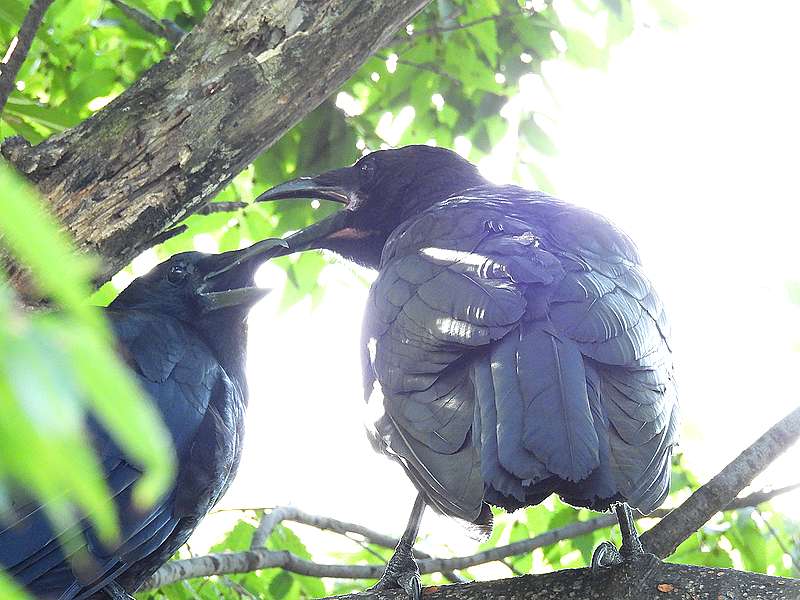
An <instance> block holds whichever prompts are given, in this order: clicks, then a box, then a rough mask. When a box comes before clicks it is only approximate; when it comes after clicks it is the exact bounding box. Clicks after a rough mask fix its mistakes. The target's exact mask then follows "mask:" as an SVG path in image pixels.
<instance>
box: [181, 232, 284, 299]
mask: <svg viewBox="0 0 800 600" xmlns="http://www.w3.org/2000/svg"><path fill="white" fill-rule="evenodd" d="M288 253H289V245H288V244H287V243H286V242H285V241H284V240H279V239H268V240H263V241H261V242H257V243H255V244H253V245H252V246H250V247H248V248H243V249H242V250H233V251H231V252H225V253H223V254H218V255H216V256H213V257H209V259H208V260H211V261H213V262H212V264H211V265H209V267H210V268H211V270H210V272H209V273H208V274H206V276H205V277H203V284H202V285H201V286H200V288H198V290H197V298H198V301H199V303H200V306H201V307H202V310H203V312H206V313H207V312H212V311H215V310H219V309H220V308H227V307H231V306H245V307H246V306H252V305H253V304H255V303H256V302H258V301H259V300H261V299H262V298H263V297H264V296H266V295H267V294H268V293H269V292H270V290H268V289H264V288H258V287H255V286H254V285H253V274H254V273H255V270H256V269H257V268H258V266H259V265H261V264H262V263H263V262H265V261H267V260H269V259H271V258H275V257H277V256H283V255H285V254H288Z"/></svg>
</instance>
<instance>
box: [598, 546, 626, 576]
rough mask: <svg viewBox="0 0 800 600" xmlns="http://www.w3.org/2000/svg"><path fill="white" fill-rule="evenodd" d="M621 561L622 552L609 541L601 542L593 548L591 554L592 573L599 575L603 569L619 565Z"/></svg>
mask: <svg viewBox="0 0 800 600" xmlns="http://www.w3.org/2000/svg"><path fill="white" fill-rule="evenodd" d="M622 563H623V558H622V554H620V553H619V550H617V547H616V546H614V544H612V543H611V542H603V543H602V544H600V545H599V546H598V547H597V548H595V549H594V553H593V554H592V574H593V575H599V574H600V573H602V572H603V571H604V570H605V569H610V568H611V567H614V566H617V565H621V564H622Z"/></svg>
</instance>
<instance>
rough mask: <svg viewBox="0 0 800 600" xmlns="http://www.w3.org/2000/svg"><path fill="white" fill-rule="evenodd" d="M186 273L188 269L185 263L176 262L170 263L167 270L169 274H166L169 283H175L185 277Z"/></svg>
mask: <svg viewBox="0 0 800 600" xmlns="http://www.w3.org/2000/svg"><path fill="white" fill-rule="evenodd" d="M188 274H189V271H188V269H187V268H186V265H184V264H183V263H177V264H175V265H172V268H171V269H170V270H169V274H168V275H167V279H168V280H169V282H170V283H172V284H176V285H177V284H179V283H181V282H182V281H183V280H184V279H186V276H187V275H188Z"/></svg>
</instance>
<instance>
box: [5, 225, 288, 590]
mask: <svg viewBox="0 0 800 600" xmlns="http://www.w3.org/2000/svg"><path fill="white" fill-rule="evenodd" d="M281 245H283V242H281V241H279V240H265V241H263V242H259V243H258V244H256V245H254V246H251V247H250V248H247V249H244V250H237V251H233V252H226V253H224V254H218V255H208V254H202V253H199V252H185V253H182V254H176V255H175V256H173V257H172V258H170V259H169V260H167V261H165V262H163V263H161V264H160V265H158V266H157V267H155V268H154V269H152V270H151V271H150V272H149V273H147V274H146V275H144V276H142V277H139V278H138V279H136V280H134V281H133V282H132V283H131V284H130V285H129V286H128V287H127V288H126V289H125V290H124V291H122V292H121V293H120V294H119V296H118V297H117V298H116V299H115V300H114V301H113V302H112V303H111V305H110V306H109V308H108V309H107V310H106V316H107V317H108V319H109V321H110V323H111V326H112V328H113V331H114V333H115V335H116V341H117V345H118V348H119V352H120V354H121V356H122V357H123V358H124V359H125V360H126V361H127V363H128V364H129V365H130V367H131V369H132V370H133V372H134V373H135V375H136V377H137V379H138V382H139V384H140V387H141V388H142V390H143V391H144V392H146V394H147V396H149V398H150V400H152V402H153V404H154V406H155V407H156V408H157V410H158V411H159V412H160V416H161V417H162V418H163V420H164V423H165V425H166V427H167V429H168V431H169V433H170V435H171V438H172V439H171V441H172V444H173V446H174V449H175V453H176V458H177V469H176V473H175V480H174V484H173V485H172V486H171V488H170V489H169V490H168V491H167V492H166V493H165V494H164V495H163V496H162V497H161V498H160V499H159V500H158V501H157V502H156V503H155V504H154V505H153V506H148V507H141V506H138V505H136V504H135V503H134V499H133V489H134V487H135V485H136V482H137V480H138V479H139V478H140V477H141V476H142V470H141V468H140V466H139V465H137V464H136V463H135V462H134V461H132V460H130V459H129V458H128V457H127V456H126V454H125V452H124V451H123V450H122V449H121V448H120V447H119V446H118V445H117V444H116V443H115V441H114V440H113V438H112V437H110V435H109V434H108V432H107V431H106V430H104V429H103V427H102V426H101V425H100V424H99V423H98V422H97V421H96V420H94V419H92V418H91V417H90V418H88V419H87V431H88V433H89V438H90V439H91V443H92V444H93V449H94V451H95V452H96V455H97V457H98V460H99V462H100V463H101V464H102V468H103V471H104V474H105V479H106V483H107V485H108V488H109V490H110V493H111V495H112V498H113V502H114V506H115V508H116V511H117V516H118V522H119V530H120V535H119V536H118V538H117V539H116V540H115V541H114V542H113V543H111V544H104V543H103V542H102V541H101V540H100V539H99V538H98V536H97V534H96V532H95V531H94V530H93V528H92V526H91V523H90V521H89V519H88V518H87V517H88V515H80V516H77V517H76V518H75V519H74V522H72V523H71V525H70V526H69V527H67V528H64V527H63V526H62V528H60V529H57V528H56V527H55V526H54V525H53V524H52V523H50V522H49V521H48V520H47V518H46V516H45V515H44V513H45V510H44V509H43V506H42V505H41V504H39V503H37V502H36V501H34V500H33V499H32V498H30V497H26V496H25V495H23V494H22V493H21V492H18V493H17V494H16V495H15V496H12V511H11V513H12V517H13V519H12V520H11V522H9V520H5V521H3V520H0V568H2V569H4V570H6V571H7V572H8V573H10V574H11V575H12V576H13V577H14V578H15V579H16V580H17V581H18V582H19V583H20V584H22V585H23V586H24V587H25V588H26V589H27V590H28V591H29V592H31V593H32V594H34V595H35V596H36V597H37V598H48V599H58V600H78V599H84V598H97V599H99V598H112V599H117V600H121V599H127V598H130V596H129V594H132V593H133V592H134V591H135V590H136V589H137V588H138V587H139V586H140V585H141V584H142V583H143V582H144V581H145V580H146V579H147V578H148V577H149V576H150V575H152V574H153V573H154V572H155V571H156V569H158V567H160V566H161V565H162V564H163V563H164V562H165V561H166V560H167V559H169V558H170V556H172V555H173V554H174V553H175V552H176V551H177V550H178V548H180V547H181V546H182V545H183V544H184V543H185V542H186V540H187V539H188V538H189V536H190V535H191V533H192V531H194V529H195V527H197V525H198V523H199V522H200V521H201V520H202V519H203V517H204V516H205V515H206V514H207V513H208V511H209V510H210V509H211V508H212V507H213V506H214V504H215V503H216V502H217V501H218V500H219V499H220V498H221V497H222V495H223V494H224V493H225V491H226V490H227V489H228V486H229V485H230V484H231V481H232V480H233V477H234V475H235V473H236V468H237V466H238V463H239V457H240V454H241V450H242V435H243V433H244V415H245V408H246V406H247V381H246V379H245V358H246V356H245V352H246V334H247V325H246V317H247V313H248V310H249V308H250V307H251V306H252V305H253V304H254V303H255V302H256V301H258V300H259V299H261V298H262V297H263V296H264V295H265V293H266V290H263V289H259V288H257V287H255V286H254V283H253V276H254V273H255V271H256V268H257V267H258V266H259V265H260V264H261V262H262V261H263V260H265V259H266V258H268V257H269V254H270V252H271V251H272V249H273V248H276V247H280V246H281ZM3 516H8V515H0V518H2V517H3Z"/></svg>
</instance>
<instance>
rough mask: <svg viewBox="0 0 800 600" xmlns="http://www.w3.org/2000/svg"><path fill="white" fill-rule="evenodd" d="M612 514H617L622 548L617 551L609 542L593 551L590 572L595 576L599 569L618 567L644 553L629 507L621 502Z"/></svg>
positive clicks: (615, 506)
mask: <svg viewBox="0 0 800 600" xmlns="http://www.w3.org/2000/svg"><path fill="white" fill-rule="evenodd" d="M614 512H616V513H617V521H619V531H620V533H621V534H622V546H620V549H619V550H617V549H616V548H615V547H614V544H612V543H611V542H603V543H602V544H600V545H599V546H598V547H597V548H596V549H595V551H594V554H593V555H592V572H594V573H595V574H597V573H598V572H600V570H601V569H607V568H610V567H613V566H614V565H620V564H622V563H623V562H624V561H626V560H630V559H632V558H634V557H636V556H640V555H642V554H644V553H645V552H644V548H643V547H642V542H641V541H639V534H638V533H637V532H636V525H635V524H634V522H633V512H632V511H631V507H630V506H628V504H627V503H625V502H622V503H620V504H616V505H614Z"/></svg>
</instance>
